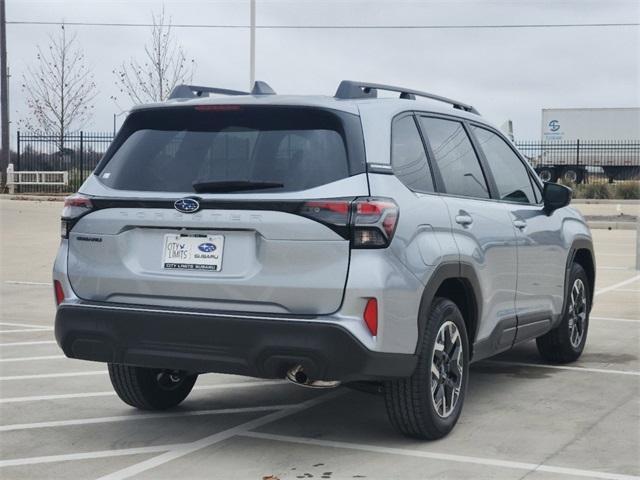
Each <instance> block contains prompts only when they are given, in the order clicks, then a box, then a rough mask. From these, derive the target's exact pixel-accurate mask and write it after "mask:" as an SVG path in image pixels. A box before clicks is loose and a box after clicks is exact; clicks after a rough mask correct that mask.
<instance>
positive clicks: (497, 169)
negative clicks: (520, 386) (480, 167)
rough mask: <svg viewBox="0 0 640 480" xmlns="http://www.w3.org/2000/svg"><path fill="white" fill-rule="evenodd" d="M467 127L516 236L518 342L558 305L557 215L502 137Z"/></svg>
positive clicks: (561, 259) (560, 253) (542, 327)
mask: <svg viewBox="0 0 640 480" xmlns="http://www.w3.org/2000/svg"><path fill="white" fill-rule="evenodd" d="M471 131H472V133H473V135H474V136H475V139H476V141H477V143H478V145H479V149H480V151H481V153H482V155H483V156H484V157H485V161H486V163H487V164H488V165H489V168H490V170H491V173H492V175H493V179H494V181H495V184H496V188H497V190H498V195H499V198H500V200H501V202H503V205H504V206H505V208H506V209H507V211H508V215H509V216H510V219H511V221H512V224H513V226H514V230H515V234H516V237H517V254H518V280H517V291H516V314H517V317H518V333H517V338H516V342H520V341H524V340H527V339H529V338H533V337H536V336H539V335H540V334H542V333H544V332H545V331H547V330H548V329H549V328H550V326H551V322H552V318H553V315H554V314H558V313H560V310H561V309H562V300H563V296H564V293H563V292H564V273H565V268H566V260H567V259H566V247H564V242H563V239H562V235H561V232H562V228H561V227H562V225H561V221H562V215H561V213H559V212H558V213H552V214H550V215H549V214H547V213H546V212H545V211H544V210H543V208H542V204H541V191H540V187H539V185H538V183H537V182H536V180H535V178H534V177H533V173H532V172H531V170H530V168H529V167H528V166H527V165H526V164H525V163H524V160H522V159H521V158H520V156H519V155H518V154H517V153H516V151H515V150H514V149H513V147H512V146H511V145H510V144H509V142H507V140H505V139H504V138H503V137H502V136H501V135H499V134H498V132H495V131H492V130H490V129H488V128H486V127H485V126H480V125H472V126H471Z"/></svg>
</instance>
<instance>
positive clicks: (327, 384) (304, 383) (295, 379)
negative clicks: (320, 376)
mask: <svg viewBox="0 0 640 480" xmlns="http://www.w3.org/2000/svg"><path fill="white" fill-rule="evenodd" d="M286 378H287V380H289V381H290V382H291V383H295V384H296V385H300V386H301V387H307V388H336V387H337V386H339V385H340V382H339V381H338V380H311V379H310V378H309V377H308V376H307V374H306V372H305V371H304V369H303V368H302V365H296V366H295V367H293V368H291V369H290V370H289V371H288V372H287V377H286Z"/></svg>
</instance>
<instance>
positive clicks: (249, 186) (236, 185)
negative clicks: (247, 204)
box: [193, 180, 284, 193]
mask: <svg viewBox="0 0 640 480" xmlns="http://www.w3.org/2000/svg"><path fill="white" fill-rule="evenodd" d="M280 187H284V185H283V184H282V183H278V182H252V181H249V180H226V181H222V182H193V189H194V190H195V191H196V193H216V192H237V191H242V190H262V189H266V188H280Z"/></svg>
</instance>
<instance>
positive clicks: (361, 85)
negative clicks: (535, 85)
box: [335, 80, 480, 115]
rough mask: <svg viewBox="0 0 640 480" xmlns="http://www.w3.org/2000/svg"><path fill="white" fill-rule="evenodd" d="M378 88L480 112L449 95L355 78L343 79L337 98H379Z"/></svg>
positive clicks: (408, 98)
mask: <svg viewBox="0 0 640 480" xmlns="http://www.w3.org/2000/svg"><path fill="white" fill-rule="evenodd" d="M378 90H385V91H388V92H399V93H400V98H404V99H407V100H415V99H416V97H424V98H429V99H431V100H436V101H438V102H444V103H448V104H450V105H453V108H457V109H458V110H464V111H465V112H470V113H475V114H476V115H480V113H479V112H478V111H477V110H476V109H475V108H474V107H472V106H471V105H467V104H466V103H462V102H458V101H457V100H452V99H450V98H447V97H441V96H440V95H434V94H433V93H427V92H421V91H420V90H412V89H410V88H403V87H394V86H393V85H383V84H380V83H368V82H355V81H353V80H342V81H341V82H340V85H339V86H338V90H337V91H336V95H335V97H336V98H342V99H349V98H351V99H355V98H377V96H378Z"/></svg>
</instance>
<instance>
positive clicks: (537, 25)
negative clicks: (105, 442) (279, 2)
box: [7, 20, 640, 30]
mask: <svg viewBox="0 0 640 480" xmlns="http://www.w3.org/2000/svg"><path fill="white" fill-rule="evenodd" d="M7 24H8V25H56V26H57V25H69V26H76V27H153V24H151V23H108V22H67V21H65V22H46V21H30V20H12V21H8V22H7ZM638 26H640V22H629V23H550V24H549V23H519V24H494V25H256V26H255V28H256V29H260V30H462V29H500V28H594V27H604V28H606V27H638ZM171 27H173V28H223V29H232V28H244V29H247V28H250V25H225V24H197V23H174V24H171Z"/></svg>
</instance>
